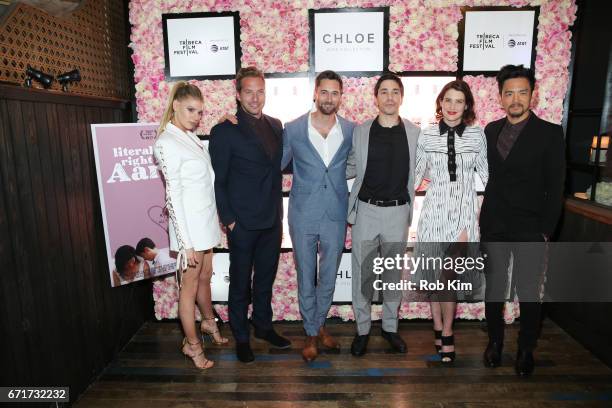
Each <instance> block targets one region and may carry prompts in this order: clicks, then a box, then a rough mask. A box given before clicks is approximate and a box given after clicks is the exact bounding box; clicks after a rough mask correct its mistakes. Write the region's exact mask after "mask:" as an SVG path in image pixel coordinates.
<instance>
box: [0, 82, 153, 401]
mask: <svg viewBox="0 0 612 408" xmlns="http://www.w3.org/2000/svg"><path fill="white" fill-rule="evenodd" d="M0 95H2V97H0V115H1V117H0V180H1V186H0V234H1V239H0V259H2V260H3V264H2V265H3V268H2V269H3V271H4V273H3V277H2V279H0V323H1V328H0V330H1V332H0V335H1V336H2V339H3V343H4V346H3V347H1V350H2V351H1V352H0V353H1V356H0V358H1V361H2V362H3V369H2V370H0V372H1V374H0V375H1V377H0V378H1V381H0V384H1V385H15V386H17V385H41V386H42V385H48V386H52V385H55V386H70V387H71V399H73V400H74V399H76V397H77V396H78V395H79V394H80V393H81V392H83V391H84V390H85V388H86V387H87V386H88V385H89V383H90V382H91V381H92V380H93V379H94V378H95V377H96V376H97V375H98V374H99V373H100V372H101V371H102V369H103V368H104V367H105V366H106V365H107V364H108V363H109V362H110V361H111V359H112V358H113V357H114V356H115V355H116V353H117V352H118V351H119V350H120V349H121V348H122V347H123V346H124V345H125V344H126V343H127V342H128V341H129V339H130V338H131V337H132V335H133V334H134V333H135V332H136V330H138V328H139V327H140V326H141V325H142V323H143V322H144V321H146V320H148V319H150V318H152V313H153V302H152V295H151V282H150V281H144V282H138V283H135V284H131V285H127V286H124V287H119V288H111V286H110V283H109V278H108V267H107V259H106V251H105V243H104V233H103V227H102V217H101V211H100V205H99V198H98V188H97V179H96V171H95V163H94V154H93V145H92V140H91V128H90V125H91V124H92V123H111V122H125V121H127V120H129V117H130V116H129V111H128V104H127V103H125V102H122V101H117V100H110V99H96V98H87V97H81V96H74V95H62V94H55V93H51V92H42V91H37V90H28V89H24V88H17V87H10V86H5V85H0Z"/></svg>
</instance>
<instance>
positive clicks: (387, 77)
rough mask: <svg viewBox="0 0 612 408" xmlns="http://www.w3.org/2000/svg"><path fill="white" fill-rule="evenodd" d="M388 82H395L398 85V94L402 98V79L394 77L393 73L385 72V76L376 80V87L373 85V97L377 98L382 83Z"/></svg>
mask: <svg viewBox="0 0 612 408" xmlns="http://www.w3.org/2000/svg"><path fill="white" fill-rule="evenodd" d="M389 80H391V81H395V82H397V84H398V85H399V89H400V93H401V94H402V96H404V84H403V83H402V79H401V78H400V77H398V76H397V75H395V74H394V73H393V72H387V73H385V74H382V75H381V76H380V78H378V81H376V85H374V96H378V90H379V89H380V85H381V84H382V83H383V82H384V81H389Z"/></svg>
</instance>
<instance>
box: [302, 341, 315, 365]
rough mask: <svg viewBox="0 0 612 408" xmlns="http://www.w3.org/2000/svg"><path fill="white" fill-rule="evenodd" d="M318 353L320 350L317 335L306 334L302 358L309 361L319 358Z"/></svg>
mask: <svg viewBox="0 0 612 408" xmlns="http://www.w3.org/2000/svg"><path fill="white" fill-rule="evenodd" d="M318 354H319V350H317V336H306V341H305V342H304V348H303V349H302V358H303V359H304V361H306V362H307V363H309V362H311V361H312V360H314V359H315V358H317V355H318Z"/></svg>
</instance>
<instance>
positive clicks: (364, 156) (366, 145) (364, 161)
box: [360, 116, 378, 180]
mask: <svg viewBox="0 0 612 408" xmlns="http://www.w3.org/2000/svg"><path fill="white" fill-rule="evenodd" d="M374 120H378V116H377V117H375V118H374ZM373 123H374V121H371V122H370V124H369V126H367V129H365V132H364V134H363V142H362V143H360V147H362V149H361V168H360V170H361V179H362V180H363V178H364V177H365V172H366V167H367V165H368V150H370V130H372V124H373Z"/></svg>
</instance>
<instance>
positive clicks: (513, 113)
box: [508, 105, 527, 118]
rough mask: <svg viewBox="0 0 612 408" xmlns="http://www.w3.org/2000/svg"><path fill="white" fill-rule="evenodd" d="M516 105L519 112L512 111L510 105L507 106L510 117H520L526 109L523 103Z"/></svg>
mask: <svg viewBox="0 0 612 408" xmlns="http://www.w3.org/2000/svg"><path fill="white" fill-rule="evenodd" d="M517 107H520V108H521V110H520V112H516V111H515V112H513V111H512V110H511V109H512V107H510V108H508V116H510V117H512V118H520V117H521V116H523V115H524V114H525V112H527V109H525V108H524V107H523V105H519V106H517Z"/></svg>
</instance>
